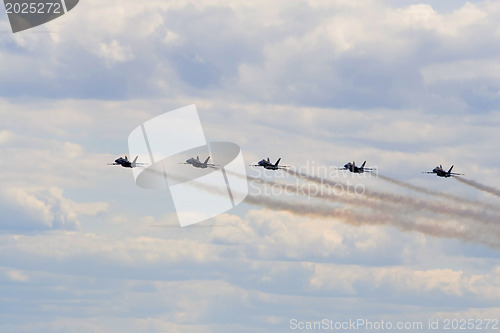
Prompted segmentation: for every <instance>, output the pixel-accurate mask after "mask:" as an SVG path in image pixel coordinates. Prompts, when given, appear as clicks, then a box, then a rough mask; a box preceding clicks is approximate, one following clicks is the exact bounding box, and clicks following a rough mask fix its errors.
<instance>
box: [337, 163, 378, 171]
mask: <svg viewBox="0 0 500 333" xmlns="http://www.w3.org/2000/svg"><path fill="white" fill-rule="evenodd" d="M365 165H366V161H364V162H363V164H361V166H357V165H356V162H354V161H352V163H351V162H349V163H347V164H346V165H344V167H343V168H341V169H340V170H349V171H351V172H353V173H363V172H365V171H368V172H369V171H373V170H374V169H372V168H365Z"/></svg>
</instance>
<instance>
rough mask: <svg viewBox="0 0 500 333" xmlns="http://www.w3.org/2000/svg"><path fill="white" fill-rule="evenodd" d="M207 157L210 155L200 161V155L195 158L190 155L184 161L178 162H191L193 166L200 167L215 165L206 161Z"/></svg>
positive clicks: (212, 166)
mask: <svg viewBox="0 0 500 333" xmlns="http://www.w3.org/2000/svg"><path fill="white" fill-rule="evenodd" d="M209 159H210V156H208V157H207V159H206V160H205V161H204V162H202V161H200V157H199V156H196V158H194V157H191V158H190V159H188V160H186V163H180V164H191V165H192V166H194V167H195V168H201V169H206V168H214V167H216V165H215V164H209V163H208V160H209Z"/></svg>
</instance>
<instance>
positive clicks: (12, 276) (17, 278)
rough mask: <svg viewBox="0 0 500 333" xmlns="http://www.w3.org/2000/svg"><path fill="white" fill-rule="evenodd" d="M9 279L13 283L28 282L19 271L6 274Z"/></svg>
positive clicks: (27, 278) (24, 275) (26, 277)
mask: <svg viewBox="0 0 500 333" xmlns="http://www.w3.org/2000/svg"><path fill="white" fill-rule="evenodd" d="M7 276H8V277H9V279H11V280H12V281H15V282H26V281H29V277H28V276H27V275H26V274H24V273H23V272H21V271H9V272H7Z"/></svg>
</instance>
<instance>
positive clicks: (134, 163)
mask: <svg viewBox="0 0 500 333" xmlns="http://www.w3.org/2000/svg"><path fill="white" fill-rule="evenodd" d="M138 157H139V156H136V157H135V158H134V160H133V161H129V159H128V157H127V155H125V158H123V157H121V156H120V157H118V158H117V159H116V160H115V163H109V164H108V165H121V166H122V167H124V168H135V167H136V166H140V165H144V163H137V158H138Z"/></svg>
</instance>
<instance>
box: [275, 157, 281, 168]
mask: <svg viewBox="0 0 500 333" xmlns="http://www.w3.org/2000/svg"><path fill="white" fill-rule="evenodd" d="M280 161H281V157H280V158H278V160H277V161H276V163H275V164H274V166H278V164H280Z"/></svg>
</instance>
